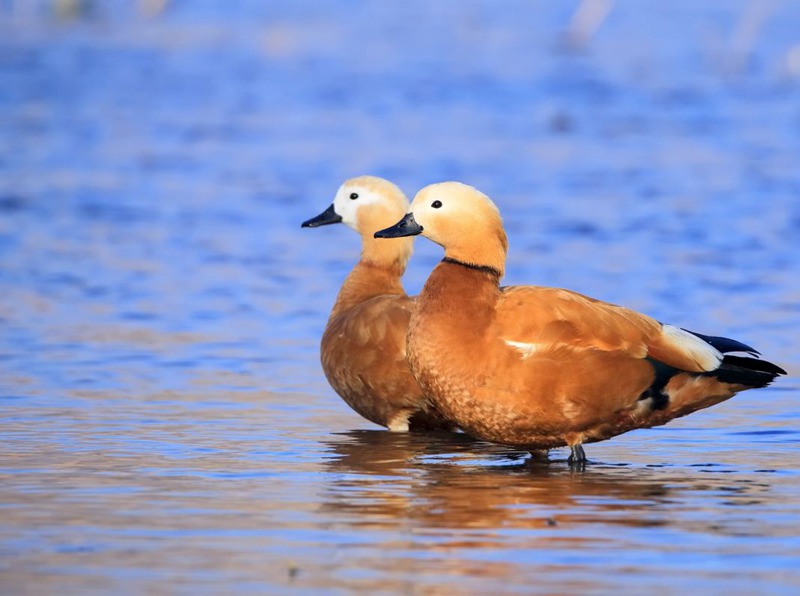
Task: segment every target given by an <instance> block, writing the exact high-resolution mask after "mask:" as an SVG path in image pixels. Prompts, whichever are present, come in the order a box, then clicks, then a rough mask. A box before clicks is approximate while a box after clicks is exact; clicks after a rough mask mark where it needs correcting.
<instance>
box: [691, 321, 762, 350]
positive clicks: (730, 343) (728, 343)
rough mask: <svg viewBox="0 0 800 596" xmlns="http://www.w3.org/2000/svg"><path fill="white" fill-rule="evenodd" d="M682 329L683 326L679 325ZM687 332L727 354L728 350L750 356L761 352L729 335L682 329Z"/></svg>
mask: <svg viewBox="0 0 800 596" xmlns="http://www.w3.org/2000/svg"><path fill="white" fill-rule="evenodd" d="M681 329H683V327H681ZM683 330H684V331H686V332H687V333H691V334H692V335H694V336H695V337H699V338H700V339H702V340H703V341H704V342H706V343H707V344H710V345H711V346H712V347H714V348H716V349H717V350H719V351H720V352H722V353H723V354H727V353H729V352H744V353H745V354H750V355H751V356H761V352H759V351H758V350H756V349H755V348H754V347H752V346H748V345H747V344H745V343H742V342H740V341H738V340H736V339H731V338H729V337H719V336H716V335H703V334H702V333H698V332H697V331H691V330H690V329H683Z"/></svg>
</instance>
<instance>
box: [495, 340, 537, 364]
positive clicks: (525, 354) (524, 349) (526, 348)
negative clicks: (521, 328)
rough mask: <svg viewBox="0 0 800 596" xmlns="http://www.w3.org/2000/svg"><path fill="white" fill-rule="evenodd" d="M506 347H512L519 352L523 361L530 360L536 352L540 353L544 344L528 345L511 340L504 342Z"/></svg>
mask: <svg viewBox="0 0 800 596" xmlns="http://www.w3.org/2000/svg"><path fill="white" fill-rule="evenodd" d="M504 341H505V342H506V345H508V346H511V347H512V348H514V349H516V350H519V352H520V354H522V359H523V360H525V359H526V358H530V357H531V356H533V355H534V354H535V353H536V352H538V351H539V350H540V349H541V348H542V347H544V346H543V345H542V344H532V343H527V342H524V341H511V340H510V339H506V340H504Z"/></svg>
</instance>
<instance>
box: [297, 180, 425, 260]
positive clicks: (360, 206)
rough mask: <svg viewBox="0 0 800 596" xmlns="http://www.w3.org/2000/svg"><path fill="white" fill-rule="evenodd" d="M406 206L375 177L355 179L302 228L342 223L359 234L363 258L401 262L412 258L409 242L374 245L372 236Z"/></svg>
mask: <svg viewBox="0 0 800 596" xmlns="http://www.w3.org/2000/svg"><path fill="white" fill-rule="evenodd" d="M408 208H409V204H408V199H407V198H406V196H405V194H403V191H401V190H400V189H399V188H398V187H397V186H396V185H395V184H392V183H391V182H389V181H388V180H385V179H383V178H378V177H377V176H358V177H356V178H350V179H349V180H346V181H345V182H344V183H343V184H342V185H341V186H340V187H339V190H338V191H337V192H336V196H335V197H334V199H333V203H332V204H331V205H330V207H328V208H327V209H326V210H325V211H323V212H322V213H320V214H319V215H317V216H316V217H313V218H311V219H309V220H307V221H305V222H303V224H302V227H304V228H316V227H319V226H324V225H328V224H334V223H344V224H346V225H347V226H349V227H350V228H352V229H353V230H355V231H356V232H358V233H359V234H360V235H361V238H362V240H363V252H362V256H363V257H364V258H365V259H366V260H369V261H391V262H393V261H400V262H402V263H403V264H405V262H406V261H407V260H408V258H409V256H410V255H411V246H412V242H411V241H410V239H409V240H407V241H401V240H398V241H397V242H393V243H391V245H387V244H386V243H383V242H375V240H374V234H375V232H376V231H377V230H380V229H383V228H385V227H386V226H389V225H391V224H393V223H394V222H396V221H397V220H398V219H400V218H401V217H402V216H403V214H404V213H406V212H407V211H408Z"/></svg>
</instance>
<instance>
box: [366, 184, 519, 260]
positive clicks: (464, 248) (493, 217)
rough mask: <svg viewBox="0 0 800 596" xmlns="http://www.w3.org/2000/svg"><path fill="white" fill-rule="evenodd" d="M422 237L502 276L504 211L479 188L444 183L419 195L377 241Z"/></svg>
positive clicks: (456, 257)
mask: <svg viewBox="0 0 800 596" xmlns="http://www.w3.org/2000/svg"><path fill="white" fill-rule="evenodd" d="M416 234H422V235H423V236H425V237H426V238H429V239H430V240H433V241H434V242H435V243H437V244H439V245H441V246H442V247H443V248H444V251H445V256H446V257H448V258H450V259H453V260H456V261H460V262H462V263H466V264H469V265H477V266H485V267H491V268H493V269H495V270H497V271H499V272H500V274H501V275H502V273H503V271H504V269H505V258H506V252H507V250H508V241H507V239H506V233H505V231H504V230H503V220H502V218H501V217H500V211H499V210H498V209H497V206H496V205H495V204H494V203H493V202H492V200H491V199H490V198H489V197H487V196H486V195H485V194H483V193H482V192H480V191H479V190H478V189H476V188H474V187H472V186H469V185H467V184H462V183H461V182H440V183H438V184H431V185H429V186H426V187H425V188H423V189H422V190H421V191H419V192H418V193H417V196H416V197H414V201H413V202H412V203H411V210H410V211H409V212H408V213H407V214H406V215H405V216H404V217H403V219H402V220H400V221H399V222H398V223H397V224H395V225H394V226H392V227H390V228H387V229H385V230H381V231H379V232H377V233H376V234H375V237H376V238H398V237H401V236H413V235H416Z"/></svg>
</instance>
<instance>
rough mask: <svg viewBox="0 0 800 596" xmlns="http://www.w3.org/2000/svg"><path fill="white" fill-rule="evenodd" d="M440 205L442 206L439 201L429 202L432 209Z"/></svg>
mask: <svg viewBox="0 0 800 596" xmlns="http://www.w3.org/2000/svg"><path fill="white" fill-rule="evenodd" d="M441 206H442V202H441V201H434V202H433V203H431V207H433V208H434V209H438V208H439V207H441Z"/></svg>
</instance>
